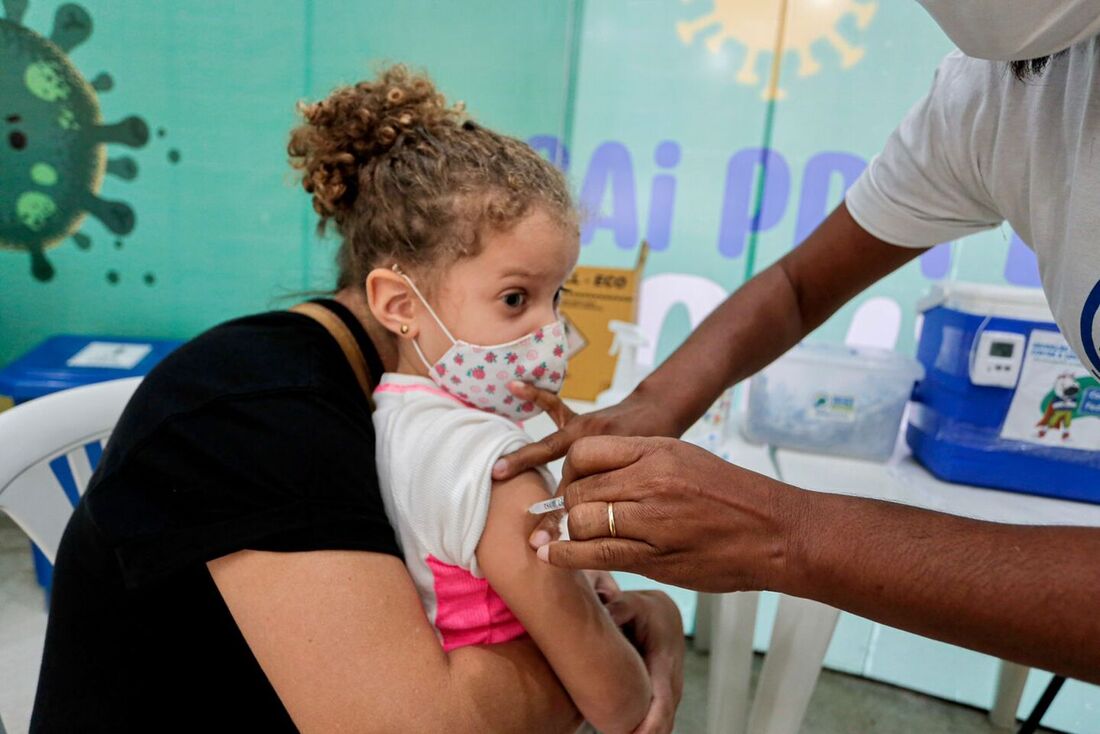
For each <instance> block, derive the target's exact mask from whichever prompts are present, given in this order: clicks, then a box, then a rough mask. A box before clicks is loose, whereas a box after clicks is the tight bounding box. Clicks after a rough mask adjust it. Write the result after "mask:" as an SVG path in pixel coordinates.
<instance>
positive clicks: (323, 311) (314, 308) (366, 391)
mask: <svg viewBox="0 0 1100 734" xmlns="http://www.w3.org/2000/svg"><path fill="white" fill-rule="evenodd" d="M290 310H291V311H293V312H294V313H300V314H302V315H303V316H308V317H309V318H311V319H313V320H314V321H316V322H317V323H319V324H320V325H321V326H323V327H325V330H326V331H328V333H330V334H332V338H333V339H335V340H336V343H337V344H339V345H340V350H341V351H343V353H344V356H345V357H346V358H347V360H348V364H349V365H351V371H352V372H354V373H355V379H356V380H358V382H359V387H360V388H361V389H362V390H363V395H364V397H366V399H367V403H368V404H369V405H370V407H371V408H372V409H373V408H374V398H373V397H372V392H373V388H372V387H371V383H370V371H369V370H368V369H367V359H366V357H364V356H363V350H362V349H360V348H359V342H358V341H356V340H355V335H354V334H352V333H351V329H349V328H348V325H347V324H345V323H344V321H343V319H341V318H340V317H339V316H337V315H336V314H334V313H333V312H332V311H329V310H328V309H327V308H325V307H324V306H322V305H321V304H319V303H308V302H307V303H299V304H298V305H297V306H294V307H293V308H291V309H290Z"/></svg>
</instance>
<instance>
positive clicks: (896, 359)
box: [780, 342, 924, 380]
mask: <svg viewBox="0 0 1100 734" xmlns="http://www.w3.org/2000/svg"><path fill="white" fill-rule="evenodd" d="M780 359H782V360H791V361H795V362H807V363H810V364H813V365H828V366H831V367H844V368H849V369H850V368H859V369H869V370H875V371H883V372H896V373H898V374H899V375H903V376H905V377H906V379H913V380H920V379H923V378H924V365H922V364H921V363H920V362H918V361H917V360H915V359H913V358H912V357H906V356H905V355H904V354H898V353H897V352H895V351H893V350H891V349H877V348H875V347H849V346H845V345H843V344H827V343H821V342H802V343H801V344H798V345H796V346H795V347H794V349H792V350H791V351H789V352H787V353H786V354H785V355H783V356H782V357H780Z"/></svg>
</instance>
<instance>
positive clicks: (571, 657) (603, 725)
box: [477, 471, 651, 734]
mask: <svg viewBox="0 0 1100 734" xmlns="http://www.w3.org/2000/svg"><path fill="white" fill-rule="evenodd" d="M546 497H547V492H546V486H545V483H544V481H543V479H542V477H540V476H539V475H538V474H537V473H535V472H533V471H529V472H525V473H523V474H521V475H519V476H517V477H515V478H513V479H510V480H508V481H504V482H496V483H494V485H493V493H492V499H491V500H490V503H489V519H488V521H487V523H486V525H485V531H484V532H483V533H482V536H481V542H480V543H479V545H478V548H477V560H478V564H479V565H480V566H481V570H482V572H483V573H484V574H485V577H486V579H487V580H488V581H489V583H490V584H491V585H492V587H493V588H494V589H495V590H496V592H497V593H498V594H500V596H501V598H503V599H504V601H505V603H507V604H508V607H509V608H510V609H511V610H512V612H513V614H515V615H516V617H518V618H519V620H520V622H522V623H523V626H524V627H525V628H526V629H527V632H528V633H529V634H530V635H531V637H532V639H534V641H535V643H536V644H537V645H538V646H539V649H540V650H542V652H543V654H544V655H545V656H546V659H547V660H548V661H549V662H550V666H551V667H552V668H553V669H554V672H555V673H556V674H557V676H558V678H559V679H561V682H562V684H563V685H564V686H565V688H566V690H567V691H568V692H569V695H570V696H572V698H573V702H574V703H575V704H576V705H577V708H578V709H580V712H581V714H582V715H584V717H585V718H586V719H587V720H588V721H589V722H590V723H591V724H592V725H593V726H595V727H596V728H597V729H599V730H600V731H602V732H607V733H608V734H611V733H613V732H631V731H633V730H634V729H635V727H637V725H638V724H640V723H641V721H642V719H643V718H644V717H645V715H646V711H647V710H648V708H649V703H650V699H651V688H650V681H649V675H648V673H647V672H646V669H645V666H644V664H643V662H642V659H641V657H640V656H639V655H638V653H637V652H636V651H635V650H634V648H633V646H631V644H630V642H629V641H628V640H627V639H626V637H624V636H623V635H622V633H621V632H620V631H619V630H618V628H617V627H616V626H615V623H614V622H613V621H612V620H611V617H610V615H608V613H607V612H606V611H605V610H604V608H603V605H602V604H601V603H600V600H599V598H598V597H597V596H596V593H595V592H594V591H593V590H592V587H591V585H590V584H589V583H588V582H587V581H586V580H585V578H584V577H583V576H582V575H581V574H580V573H579V572H570V571H564V570H563V569H560V568H555V567H553V566H551V565H549V564H547V563H542V562H540V561H539V560H538V558H537V557H536V556H535V552H534V551H533V550H532V549H531V547H530V545H528V543H527V536H528V535H529V534H530V533H531V530H532V529H533V528H534V526H535V523H536V522H537V518H536V517H534V516H532V515H529V514H528V513H527V508H528V507H529V506H530V505H531V504H532V503H533V502H537V501H539V500H542V499H546Z"/></svg>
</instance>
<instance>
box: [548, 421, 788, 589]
mask: <svg viewBox="0 0 1100 734" xmlns="http://www.w3.org/2000/svg"><path fill="white" fill-rule="evenodd" d="M561 487H562V490H561V491H562V492H563V493H564V495H565V507H566V509H567V510H568V511H569V537H570V538H571V540H568V541H557V542H553V543H549V544H548V545H543V546H542V547H540V548H539V551H538V555H539V558H541V559H542V560H544V561H548V562H549V563H551V564H553V565H555V566H565V567H568V568H584V569H608V570H618V571H632V572H635V573H640V574H643V575H645V576H648V577H650V578H653V579H657V580H658V581H663V582H665V583H670V584H675V585H676V586H683V587H687V588H691V589H698V590H700V591H712V592H727V591H741V590H746V589H765V588H776V587H777V586H778V585H779V583H780V582H781V581H784V580H786V579H785V576H786V574H787V568H788V563H787V562H788V558H789V557H790V554H791V552H792V550H793V549H792V548H791V545H790V540H789V539H790V538H797V537H798V534H797V532H795V529H796V525H797V523H798V521H799V517H800V515H801V509H800V508H801V501H802V493H801V492H800V491H799V490H796V489H794V488H792V487H790V486H788V485H785V484H782V483H781V482H777V481H775V480H773V479H769V478H767V477H764V476H761V475H759V474H756V473H754V472H751V471H748V470H745V469H741V468H739V467H736V466H734V465H732V464H729V463H727V462H725V461H722V460H721V459H719V458H718V457H716V456H714V455H713V454H711V453H710V452H709V451H705V450H703V449H701V448H698V447H697V446H692V445H691V444H687V443H684V442H682V441H677V440H675V439H668V438H623V437H617V436H600V437H591V438H583V439H581V440H579V441H577V442H576V443H575V444H573V446H572V448H571V449H570V450H569V455H568V458H567V459H566V463H565V469H564V472H563V475H562V484H561ZM608 503H614V508H613V512H614V518H615V536H614V537H612V534H611V529H610V521H609V520H610V519H609V517H608Z"/></svg>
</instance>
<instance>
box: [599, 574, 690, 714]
mask: <svg viewBox="0 0 1100 734" xmlns="http://www.w3.org/2000/svg"><path fill="white" fill-rule="evenodd" d="M607 610H608V611H609V612H611V618H612V619H614V620H615V623H616V624H618V625H619V626H620V627H624V628H625V631H626V632H627V633H628V634H629V635H630V638H631V639H632V640H633V641H634V644H635V645H636V646H637V647H638V650H639V651H640V652H641V653H642V659H643V660H644V661H645V665H646V669H647V670H648V671H649V679H650V684H651V685H652V686H653V700H652V701H651V702H650V705H649V712H648V713H647V714H646V717H645V719H644V720H643V721H642V723H641V724H640V725H639V726H638V728H637V729H635V731H634V734H668V733H669V732H671V731H672V727H673V725H674V724H675V718H676V707H677V706H679V705H680V697H681V695H683V692H684V627H683V622H682V621H681V619H680V610H679V609H678V608H677V607H676V604H675V602H673V601H672V599H670V598H669V597H668V595H667V594H664V593H663V592H660V591H628V592H624V593H623V594H622V595H621V596H620V597H619V598H618V599H616V600H615V601H613V602H611V603H609V604H608V605H607Z"/></svg>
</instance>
